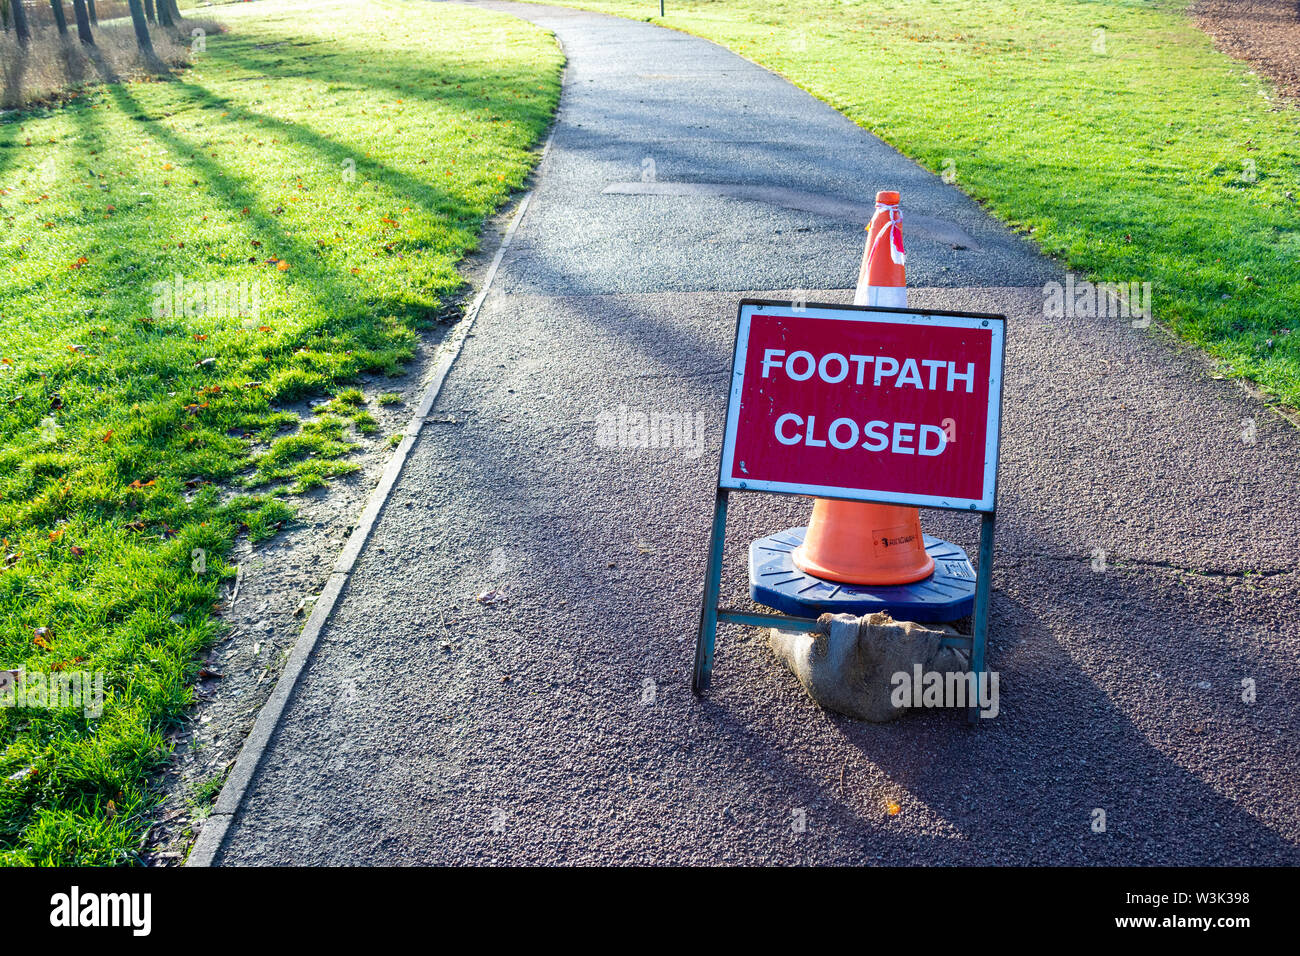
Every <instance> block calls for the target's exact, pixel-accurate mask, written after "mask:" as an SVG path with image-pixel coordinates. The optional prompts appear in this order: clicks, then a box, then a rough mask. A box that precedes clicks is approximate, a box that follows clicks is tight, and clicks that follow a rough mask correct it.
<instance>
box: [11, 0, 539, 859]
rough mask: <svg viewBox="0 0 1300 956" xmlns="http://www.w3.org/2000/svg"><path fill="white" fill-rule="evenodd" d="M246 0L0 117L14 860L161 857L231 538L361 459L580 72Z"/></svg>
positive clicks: (434, 14)
mask: <svg viewBox="0 0 1300 956" xmlns="http://www.w3.org/2000/svg"><path fill="white" fill-rule="evenodd" d="M221 17H222V20H223V22H224V23H226V24H227V26H228V27H229V32H228V33H225V34H222V35H219V36H209V37H208V38H207V49H206V52H203V53H199V54H197V55H196V57H195V66H194V67H193V69H191V70H190V71H188V72H186V73H184V74H182V75H180V76H179V77H178V78H177V79H175V80H173V81H169V82H142V83H132V84H126V85H112V86H105V87H98V88H94V89H91V90H90V91H88V92H85V93H83V94H81V95H79V96H77V97H76V98H74V99H73V100H72V101H71V102H70V103H69V104H67V105H65V106H62V107H60V108H58V109H53V110H45V111H36V112H28V113H23V114H16V115H12V116H9V117H7V118H6V119H5V121H4V122H3V123H0V541H2V542H3V547H2V548H0V668H5V669H6V670H8V669H13V670H22V671H23V672H24V677H23V680H22V683H21V684H19V685H18V687H17V688H15V687H13V686H12V685H10V686H9V687H8V690H7V691H5V692H0V863H4V864H114V863H123V862H131V861H133V860H136V859H138V857H137V856H136V851H137V849H138V847H139V845H140V840H141V836H142V833H143V831H144V829H145V827H146V826H147V821H148V815H149V813H150V809H151V806H152V803H153V798H152V797H151V794H150V791H149V787H148V778H149V774H150V772H151V771H152V770H153V769H154V768H155V767H156V766H157V764H158V763H159V761H160V760H161V759H163V758H164V757H165V755H166V753H167V750H168V745H167V739H166V731H167V729H168V725H169V722H171V721H174V720H176V719H177V718H178V717H179V716H180V715H181V714H182V712H183V710H184V709H185V707H186V706H187V705H188V704H190V703H191V701H192V699H193V692H192V687H193V681H194V677H195V671H196V670H197V664H196V654H197V652H198V651H200V650H201V649H202V648H204V647H205V646H206V645H208V644H209V643H211V642H212V641H213V639H214V638H215V637H216V636H217V635H218V634H219V633H220V629H221V624H220V620H219V618H218V617H216V616H214V612H216V613H219V608H218V607H217V601H218V596H219V588H220V583H221V581H222V579H223V577H224V576H228V575H229V569H228V568H227V567H226V565H225V563H224V560H223V559H224V557H225V555H227V553H228V551H229V549H230V547H231V544H232V542H233V541H234V539H235V538H236V536H237V535H240V534H249V535H251V536H252V537H254V538H263V537H267V536H269V535H272V534H274V532H275V529H276V528H277V527H279V526H280V524H281V523H282V522H284V521H285V520H286V519H287V518H288V517H289V516H290V514H291V509H290V505H289V504H288V503H287V502H286V494H287V493H288V492H290V491H294V490H299V491H300V490H304V489H306V488H310V487H313V486H316V485H320V484H322V483H326V482H328V481H329V480H330V478H331V477H332V476H335V475H339V474H342V473H344V472H345V471H347V470H348V469H349V468H350V467H353V466H351V465H350V463H349V462H348V461H347V455H348V452H349V451H350V449H351V448H352V442H351V440H350V438H351V437H352V436H354V435H356V434H358V433H364V432H366V430H367V428H370V429H371V430H373V428H374V420H373V418H372V416H370V415H369V413H368V412H367V411H366V409H365V406H366V404H367V403H368V401H371V400H375V398H376V397H375V396H371V397H370V398H367V396H366V395H364V394H363V393H362V392H361V391H360V390H359V389H356V388H355V387H350V386H349V383H350V382H354V381H355V380H356V378H357V376H359V375H360V374H362V373H374V372H381V373H382V372H388V373H396V372H397V371H398V370H399V369H400V368H401V366H402V364H403V363H404V362H405V361H406V360H407V359H408V358H410V357H411V355H412V354H413V349H414V346H415V344H416V343H417V339H418V337H419V336H420V334H421V333H422V332H425V331H427V330H436V328H437V326H438V324H439V322H440V320H441V318H442V317H443V316H444V314H445V309H444V304H445V303H446V302H447V300H448V298H449V297H451V296H453V295H454V294H456V293H457V292H458V291H459V290H460V288H461V287H462V285H463V281H462V279H461V277H460V276H459V275H458V273H457V262H458V261H459V260H460V259H461V257H462V256H463V255H464V254H465V253H466V252H467V251H469V250H471V249H472V248H473V247H474V245H475V244H476V242H477V237H478V232H479V229H480V226H481V225H482V222H483V220H484V218H485V217H486V216H487V215H489V214H490V213H491V212H493V211H494V210H495V209H497V208H498V207H500V206H501V204H502V203H503V202H504V201H505V200H506V199H507V197H508V196H509V195H510V193H511V191H512V190H514V189H516V188H518V187H519V186H520V185H521V184H522V183H523V181H524V178H525V176H526V175H527V173H528V171H529V169H530V168H531V166H532V164H533V163H534V161H535V159H536V156H535V153H534V151H533V147H534V145H535V144H536V143H537V141H538V139H539V137H540V136H541V135H542V133H543V132H544V130H545V129H546V127H547V125H548V123H549V120H550V116H551V114H552V112H553V110H554V107H555V104H556V102H557V100H558V95H559V71H560V66H561V57H560V54H559V52H558V50H557V48H556V46H555V44H554V41H553V40H552V39H551V38H550V37H549V36H548V35H547V34H545V33H544V32H542V31H540V30H538V29H536V28H534V27H532V26H530V25H528V24H525V23H522V22H521V21H518V20H516V19H513V18H510V17H505V16H501V15H498V14H492V13H487V12H483V11H477V10H472V9H467V8H464V7H457V6H452V5H442V4H431V3H429V4H413V3H398V2H394V0H323V2H318V3H314V4H311V5H302V4H296V3H289V2H261V3H257V4H252V5H247V6H243V5H240V6H238V7H223V8H221ZM313 396H319V397H321V398H328V401H327V402H325V403H324V404H318V406H317V408H316V410H315V413H314V414H312V413H307V414H305V415H300V414H299V412H300V411H304V412H305V411H306V409H305V402H306V400H307V399H310V398H312V397H313ZM80 674H87V675H102V677H101V679H102V688H103V709H102V713H100V714H98V715H95V714H94V713H93V711H94V710H95V708H94V706H93V701H92V706H89V707H86V706H77V705H76V700H75V696H74V695H69V694H63V695H62V696H61V692H62V691H66V690H70V689H71V687H70V684H71V681H70V678H71V677H72V676H73V675H80ZM3 678H4V675H3V674H0V683H3ZM61 684H62V686H60V685H61ZM20 692H21V693H22V696H21V697H19V693H20ZM19 704H21V705H22V706H18V705H19ZM88 711H90V712H91V713H88Z"/></svg>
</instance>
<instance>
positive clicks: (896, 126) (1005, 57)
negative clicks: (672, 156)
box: [568, 0, 1300, 406]
mask: <svg viewBox="0 0 1300 956" xmlns="http://www.w3.org/2000/svg"><path fill="white" fill-rule="evenodd" d="M568 5H570V6H578V7H584V8H588V9H593V10H601V11H604V12H607V13H616V14H621V15H624V16H628V17H635V18H638V19H646V20H650V21H651V22H655V23H659V22H662V23H664V24H665V25H667V26H671V27H676V28H679V29H682V30H686V31H688V32H691V33H695V34H699V35H701V36H705V37H708V38H709V39H712V40H714V41H716V42H719V43H722V44H724V45H726V46H728V47H729V48H731V49H732V50H735V51H736V52H738V53H740V54H741V55H743V56H746V57H748V58H750V59H752V60H755V61H757V62H758V63H761V64H763V65H764V66H767V67H769V68H770V69H772V70H775V71H776V72H778V73H781V74H783V75H784V76H786V77H788V78H789V79H791V80H792V81H794V82H795V83H797V84H799V85H800V86H802V87H804V88H805V89H807V90H808V91H809V92H811V93H813V94H814V95H816V96H818V97H820V98H822V99H823V100H825V101H827V102H828V103H830V104H831V105H832V106H834V107H835V108H837V109H839V110H840V111H841V112H843V113H845V114H846V115H848V116H849V117H851V118H852V119H853V120H855V121H856V122H857V123H859V124H860V125H862V126H864V127H866V128H867V129H869V130H871V131H872V132H873V133H876V134H877V135H879V136H881V137H882V138H883V139H885V140H886V141H888V142H889V143H891V144H893V145H894V146H896V147H897V148H898V149H900V150H901V151H903V152H904V153H906V154H907V155H909V156H912V157H914V158H915V159H917V160H918V161H919V162H920V163H922V164H923V165H924V166H926V167H927V168H929V169H931V170H933V171H935V172H940V173H942V172H945V171H946V172H948V173H949V176H950V178H951V177H953V176H955V182H956V185H957V186H959V187H960V188H962V189H964V190H965V191H966V192H968V193H969V194H971V195H972V196H975V197H977V198H979V199H981V200H983V201H985V202H986V203H987V205H988V207H989V209H990V210H992V211H993V212H994V213H996V214H997V215H998V216H1000V217H1002V218H1003V219H1004V220H1006V221H1007V222H1009V223H1012V224H1014V225H1015V226H1017V227H1020V228H1023V229H1026V230H1029V231H1030V232H1031V233H1032V236H1033V238H1034V239H1035V240H1036V241H1037V242H1038V244H1039V245H1040V246H1041V247H1042V249H1044V250H1045V251H1046V252H1048V253H1051V254H1053V255H1055V256H1057V257H1058V258H1059V259H1060V260H1061V261H1062V262H1064V263H1066V264H1068V265H1069V266H1070V267H1072V268H1074V269H1077V270H1079V271H1081V272H1083V273H1085V274H1087V275H1088V276H1091V277H1093V278H1095V279H1101V280H1104V281H1140V282H1151V283H1152V285H1153V302H1152V304H1153V311H1154V313H1155V317H1156V319H1157V321H1160V322H1163V323H1165V324H1166V325H1167V326H1169V327H1170V328H1172V329H1173V330H1174V331H1175V332H1177V333H1178V334H1179V335H1181V336H1183V337H1184V338H1186V339H1187V340H1189V341H1191V342H1193V343H1195V344H1196V345H1198V346H1200V347H1201V348H1203V349H1205V350H1206V351H1207V352H1209V353H1211V354H1212V355H1214V356H1217V357H1218V358H1219V359H1221V360H1222V365H1223V368H1224V370H1225V372H1227V373H1229V374H1233V375H1242V376H1246V377H1249V378H1251V379H1253V380H1254V381H1256V382H1257V383H1259V384H1260V385H1262V386H1263V387H1264V388H1266V389H1268V390H1269V391H1271V392H1273V393H1275V394H1276V395H1277V396H1279V397H1280V398H1281V399H1282V400H1283V401H1285V402H1287V403H1288V404H1290V405H1293V406H1300V317H1298V316H1300V205H1298V204H1297V200H1300V110H1297V109H1295V108H1294V105H1290V106H1288V105H1286V104H1278V103H1276V102H1274V101H1273V99H1272V98H1271V96H1270V94H1269V88H1268V84H1267V83H1266V82H1265V81H1263V80H1261V79H1259V78H1258V77H1256V76H1253V75H1250V74H1249V73H1248V72H1247V68H1246V67H1245V66H1244V65H1242V64H1240V63H1237V62H1235V61H1233V60H1230V59H1229V58H1228V57H1226V56H1223V55H1221V54H1219V53H1217V52H1216V51H1215V50H1214V48H1213V46H1212V44H1211V42H1210V40H1209V38H1208V37H1206V36H1205V35H1204V34H1203V33H1201V32H1200V31H1199V30H1197V29H1196V27H1195V26H1194V25H1193V24H1192V23H1191V21H1190V20H1189V19H1188V17H1187V16H1186V15H1185V13H1184V9H1185V7H1186V5H1187V4H1186V3H1185V2H1173V0H1035V2H1032V3H1031V2H1023V0H1022V2H1008V0H668V3H667V5H666V6H667V17H666V19H664V20H663V21H660V19H659V16H658V13H659V5H658V3H657V2H655V0H572V2H569V3H568ZM903 202H904V214H906V202H907V197H906V196H904V197H903Z"/></svg>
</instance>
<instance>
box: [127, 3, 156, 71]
mask: <svg viewBox="0 0 1300 956" xmlns="http://www.w3.org/2000/svg"><path fill="white" fill-rule="evenodd" d="M126 3H127V6H129V7H130V8H131V25H132V26H133V27H135V42H136V45H137V46H139V47H140V52H141V53H142V54H144V58H145V59H146V60H148V61H149V62H150V63H157V62H158V54H157V53H155V52H154V50H153V40H151V39H149V24H148V22H146V20H145V18H144V4H143V3H141V2H140V0H126Z"/></svg>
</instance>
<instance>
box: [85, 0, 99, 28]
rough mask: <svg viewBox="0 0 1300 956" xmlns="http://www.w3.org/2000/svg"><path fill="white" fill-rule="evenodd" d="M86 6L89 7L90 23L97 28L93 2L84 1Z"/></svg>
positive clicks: (89, 0)
mask: <svg viewBox="0 0 1300 956" xmlns="http://www.w3.org/2000/svg"><path fill="white" fill-rule="evenodd" d="M86 5H87V6H89V7H90V22H91V24H92V25H93V26H99V14H98V13H96V12H95V0H86Z"/></svg>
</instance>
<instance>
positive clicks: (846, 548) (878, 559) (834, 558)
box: [791, 190, 934, 587]
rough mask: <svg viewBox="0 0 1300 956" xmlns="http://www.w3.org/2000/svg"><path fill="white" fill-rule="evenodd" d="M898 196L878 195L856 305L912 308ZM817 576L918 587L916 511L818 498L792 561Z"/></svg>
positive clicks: (922, 570)
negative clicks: (908, 292)
mask: <svg viewBox="0 0 1300 956" xmlns="http://www.w3.org/2000/svg"><path fill="white" fill-rule="evenodd" d="M898 199H899V197H898V193H896V192H893V191H892V190H891V191H884V192H878V193H876V213H875V215H874V216H872V217H871V225H870V226H868V227H867V229H868V231H867V248H866V250H865V251H864V252H863V253H862V268H861V270H859V272H858V287H857V291H856V292H855V293H854V296H853V304H854V305H877V306H885V307H888V308H905V307H906V306H907V276H906V272H905V271H904V260H905V256H904V253H903V229H902V215H901V214H900V213H899V211H898ZM791 557H792V559H793V560H794V564H795V567H797V568H798V569H799V570H800V571H803V572H805V573H806V574H811V575H813V576H814V577H818V578H825V579H826V580H828V581H839V582H841V583H843V584H866V585H875V586H877V587H881V586H886V585H893V584H911V583H912V582H913V581H920V580H921V579H922V578H927V577H929V576H930V575H931V574H932V573H933V572H934V559H933V558H931V557H930V556H929V555H928V554H926V552H925V539H924V537H923V536H922V534H921V513H920V512H919V511H918V510H917V509H916V508H904V507H899V506H898V505H877V504H869V503H866V502H861V501H839V500H837V499H834V498H817V499H814V501H813V513H812V518H811V519H810V520H809V522H808V533H807V535H806V536H805V537H804V541H803V544H801V545H800V546H799V547H798V548H796V549H795V551H794V554H793V555H792V556H791Z"/></svg>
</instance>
